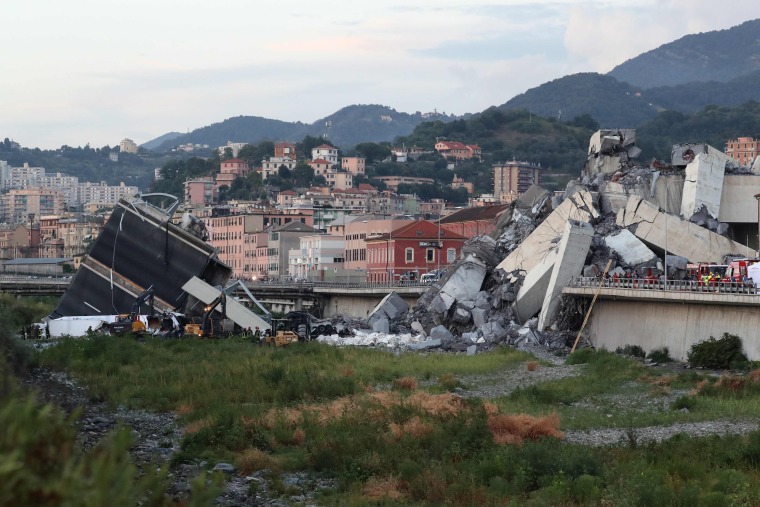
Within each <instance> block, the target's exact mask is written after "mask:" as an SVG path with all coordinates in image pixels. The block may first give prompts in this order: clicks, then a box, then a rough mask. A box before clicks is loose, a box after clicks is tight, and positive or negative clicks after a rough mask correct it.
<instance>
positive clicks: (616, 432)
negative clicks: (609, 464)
mask: <svg viewBox="0 0 760 507" xmlns="http://www.w3.org/2000/svg"><path fill="white" fill-rule="evenodd" d="M759 428H760V426H759V425H758V421H757V420H754V421H753V420H748V421H728V420H725V419H721V420H717V421H702V422H690V423H676V424H672V425H669V426H648V427H645V428H633V429H620V428H599V429H593V430H570V431H566V432H565V441H566V442H568V443H571V444H583V445H589V446H594V447H601V446H607V445H611V446H615V445H631V444H634V443H635V444H641V443H648V442H662V441H663V440H667V439H669V438H671V437H673V436H674V435H677V434H679V433H685V434H687V435H689V436H692V437H706V436H710V435H741V434H744V433H749V432H751V431H755V430H757V429H759Z"/></svg>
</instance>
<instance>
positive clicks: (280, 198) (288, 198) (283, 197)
mask: <svg viewBox="0 0 760 507" xmlns="http://www.w3.org/2000/svg"><path fill="white" fill-rule="evenodd" d="M297 195H298V194H296V193H295V192H294V191H292V190H283V191H282V192H280V193H279V194H277V204H278V205H279V206H282V207H288V206H291V205H292V204H293V198H294V197H296V196H297Z"/></svg>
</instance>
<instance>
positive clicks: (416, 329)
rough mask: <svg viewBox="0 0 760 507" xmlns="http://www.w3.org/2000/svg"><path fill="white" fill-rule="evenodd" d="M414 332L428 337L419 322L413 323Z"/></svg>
mask: <svg viewBox="0 0 760 507" xmlns="http://www.w3.org/2000/svg"><path fill="white" fill-rule="evenodd" d="M411 327H412V331H414V332H415V333H417V334H421V335H422V336H427V333H426V332H425V328H424V327H423V326H422V324H420V323H419V321H416V320H415V321H414V322H412V326H411Z"/></svg>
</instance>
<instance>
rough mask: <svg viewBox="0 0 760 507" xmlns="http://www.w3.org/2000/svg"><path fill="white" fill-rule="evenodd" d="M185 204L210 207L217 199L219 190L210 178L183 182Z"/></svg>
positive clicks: (205, 177)
mask: <svg viewBox="0 0 760 507" xmlns="http://www.w3.org/2000/svg"><path fill="white" fill-rule="evenodd" d="M184 187H185V204H188V205H193V206H195V205H210V204H214V203H215V202H216V201H217V199H218V198H219V188H218V187H217V186H216V183H215V182H214V178H212V177H211V176H204V177H202V178H197V179H194V180H187V181H186V182H185V185H184Z"/></svg>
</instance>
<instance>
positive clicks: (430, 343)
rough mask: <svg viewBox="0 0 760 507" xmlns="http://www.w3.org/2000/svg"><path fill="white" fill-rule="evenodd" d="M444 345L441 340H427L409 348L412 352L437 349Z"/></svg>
mask: <svg viewBox="0 0 760 507" xmlns="http://www.w3.org/2000/svg"><path fill="white" fill-rule="evenodd" d="M442 344H443V343H442V342H441V340H425V341H424V342H419V343H411V344H409V348H410V349H411V350H426V349H435V348H438V347H440V346H441V345H442Z"/></svg>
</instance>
